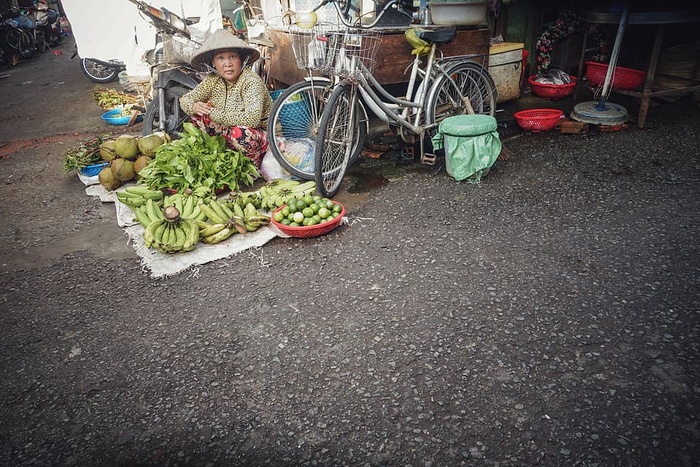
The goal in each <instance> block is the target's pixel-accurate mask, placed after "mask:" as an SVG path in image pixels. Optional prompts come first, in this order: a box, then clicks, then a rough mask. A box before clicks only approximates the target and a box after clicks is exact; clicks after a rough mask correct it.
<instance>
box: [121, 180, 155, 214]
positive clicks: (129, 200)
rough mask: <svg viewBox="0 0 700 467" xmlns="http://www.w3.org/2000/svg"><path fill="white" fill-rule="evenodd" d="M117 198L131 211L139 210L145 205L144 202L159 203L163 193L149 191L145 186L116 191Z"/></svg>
mask: <svg viewBox="0 0 700 467" xmlns="http://www.w3.org/2000/svg"><path fill="white" fill-rule="evenodd" d="M116 194H117V198H118V199H119V201H121V202H122V203H124V204H126V205H127V206H129V207H130V208H131V209H134V208H139V207H141V206H144V205H145V204H146V201H148V200H149V199H150V200H153V201H160V200H162V199H163V192H162V191H160V190H151V189H150V188H148V187H147V186H139V185H137V186H128V187H126V188H125V190H124V191H117V192H116Z"/></svg>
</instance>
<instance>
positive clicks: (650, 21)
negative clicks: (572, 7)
mask: <svg viewBox="0 0 700 467" xmlns="http://www.w3.org/2000/svg"><path fill="white" fill-rule="evenodd" d="M620 18H621V15H620V14H613V13H595V12H589V13H588V14H587V15H586V21H587V22H588V23H591V24H619V23H620ZM692 22H700V10H697V9H696V10H686V11H658V12H639V13H633V12H630V13H629V16H628V19H627V24H647V25H652V26H656V34H655V36H654V45H653V46H652V50H651V57H650V58H649V69H648V70H647V77H646V80H645V82H644V89H643V90H642V91H641V92H639V91H628V90H623V89H612V92H617V93H619V94H624V95H628V96H633V97H641V104H640V106H639V118H638V119H637V127H638V128H644V122H645V120H646V118H647V113H648V112H649V102H650V101H651V98H652V97H655V96H663V95H678V94H684V93H692V92H693V91H697V90H700V85H694V86H688V87H685V88H677V89H670V90H664V91H652V86H653V84H654V76H655V75H656V65H657V64H658V61H659V54H660V52H661V44H662V43H663V37H664V31H665V28H666V25H667V24H679V23H692ZM587 39H588V28H586V35H585V37H584V39H583V50H582V51H581V58H580V60H579V67H578V70H579V71H578V80H577V81H576V88H575V90H574V96H573V99H574V101H576V98H577V95H578V88H579V86H580V85H581V76H582V74H583V65H584V60H585V54H586V42H587Z"/></svg>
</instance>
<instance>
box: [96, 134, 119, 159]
mask: <svg viewBox="0 0 700 467" xmlns="http://www.w3.org/2000/svg"><path fill="white" fill-rule="evenodd" d="M114 144H115V141H114V140H113V139H110V140H107V141H105V142H103V143H102V144H100V156H102V160H104V161H107V162H109V161H111V160H112V159H114V158H115V157H117V153H116V151H115V150H114Z"/></svg>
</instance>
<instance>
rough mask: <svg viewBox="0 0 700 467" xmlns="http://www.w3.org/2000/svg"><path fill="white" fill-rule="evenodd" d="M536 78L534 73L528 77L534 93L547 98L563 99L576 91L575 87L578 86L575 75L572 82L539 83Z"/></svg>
mask: <svg viewBox="0 0 700 467" xmlns="http://www.w3.org/2000/svg"><path fill="white" fill-rule="evenodd" d="M536 78H537V75H532V76H530V77H529V78H528V79H527V82H528V83H530V89H532V93H533V94H534V95H536V96H539V97H544V98H545V99H552V100H557V99H562V98H564V97H566V96H568V95H570V94H571V93H572V92H574V88H575V87H576V77H575V76H572V77H571V82H570V83H569V84H545V83H538V82H537V81H535V79H536Z"/></svg>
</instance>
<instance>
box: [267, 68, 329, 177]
mask: <svg viewBox="0 0 700 467" xmlns="http://www.w3.org/2000/svg"><path fill="white" fill-rule="evenodd" d="M331 89H332V87H331V84H330V82H329V81H328V80H324V79H320V80H313V81H300V82H298V83H295V84H293V85H292V86H290V87H289V88H287V89H285V90H284V91H282V92H281V93H280V94H279V96H277V97H276V99H275V102H274V103H273V105H272V109H271V110H270V116H269V118H268V120H267V138H268V140H269V142H270V151H272V155H273V156H274V157H275V159H277V162H279V163H280V165H281V166H282V167H284V169H286V170H287V171H288V172H290V173H291V174H292V175H294V176H296V177H298V178H301V179H302V180H313V179H314V154H315V149H316V139H317V138H318V124H319V122H320V121H321V114H322V112H323V109H324V108H325V106H326V100H327V97H328V93H330V90H331ZM273 95H274V94H273Z"/></svg>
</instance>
